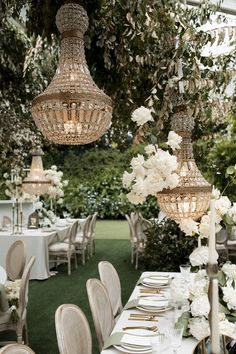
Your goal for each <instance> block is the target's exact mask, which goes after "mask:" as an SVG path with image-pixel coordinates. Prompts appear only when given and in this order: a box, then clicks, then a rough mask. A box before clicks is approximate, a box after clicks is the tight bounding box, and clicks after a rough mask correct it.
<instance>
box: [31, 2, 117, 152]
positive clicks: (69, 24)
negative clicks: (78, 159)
mask: <svg viewBox="0 0 236 354" xmlns="http://www.w3.org/2000/svg"><path fill="white" fill-rule="evenodd" d="M74 2H75V0H74ZM74 2H73V1H66V3H65V4H64V5H63V6H62V7H61V8H60V9H59V10H58V12H57V15H56V25H57V28H58V30H59V31H60V33H61V36H62V39H61V52H60V58H59V65H58V68H57V70H56V74H55V75H54V77H53V79H52V81H51V83H50V84H49V86H48V87H47V88H46V90H45V91H44V92H42V93H41V94H40V95H39V96H37V97H36V98H34V100H33V101H32V114H33V118H34V120H35V123H36V125H37V127H38V128H39V130H40V131H41V132H42V133H43V135H45V136H46V137H47V138H48V139H49V140H52V141H53V142H55V143H58V144H69V145H76V144H87V143H91V142H93V141H95V140H97V139H98V138H100V137H101V136H102V135H103V134H104V133H105V132H106V130H107V129H108V128H109V125H110V121H111V117H112V107H111V99H110V98H109V97H108V96H107V95H105V93H104V92H103V91H102V90H100V89H99V88H98V87H97V86H96V84H95V82H94V81H93V79H92V77H91V76H90V72H89V69H88V66H87V63H86V59H85V53H84V40H83V36H84V33H85V32H86V30H87V29H88V16H87V13H86V11H85V10H84V9H83V8H82V7H81V6H80V5H79V4H77V3H74Z"/></svg>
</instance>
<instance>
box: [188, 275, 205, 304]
mask: <svg viewBox="0 0 236 354" xmlns="http://www.w3.org/2000/svg"><path fill="white" fill-rule="evenodd" d="M208 287H209V281H208V279H206V278H202V279H201V280H198V281H195V283H193V284H192V285H191V286H190V287H189V298H190V300H193V299H195V298H197V297H200V296H202V295H206V294H207V291H208Z"/></svg>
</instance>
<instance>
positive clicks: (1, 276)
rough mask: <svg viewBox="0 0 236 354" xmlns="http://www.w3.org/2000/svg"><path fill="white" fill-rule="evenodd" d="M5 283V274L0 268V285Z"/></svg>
mask: <svg viewBox="0 0 236 354" xmlns="http://www.w3.org/2000/svg"><path fill="white" fill-rule="evenodd" d="M6 281H7V272H6V270H5V269H4V268H3V267H1V266H0V284H5V283H6Z"/></svg>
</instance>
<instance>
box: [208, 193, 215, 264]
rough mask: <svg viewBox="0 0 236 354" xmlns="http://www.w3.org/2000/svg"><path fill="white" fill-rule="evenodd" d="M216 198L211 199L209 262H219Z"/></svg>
mask: <svg viewBox="0 0 236 354" xmlns="http://www.w3.org/2000/svg"><path fill="white" fill-rule="evenodd" d="M215 219H216V218H215V199H211V204H210V234H209V238H208V247H209V260H208V263H210V264H214V263H217V252H216V230H215Z"/></svg>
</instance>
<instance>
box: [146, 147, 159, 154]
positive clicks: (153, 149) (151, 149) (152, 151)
mask: <svg viewBox="0 0 236 354" xmlns="http://www.w3.org/2000/svg"><path fill="white" fill-rule="evenodd" d="M157 148H158V145H152V144H149V145H147V146H145V148H144V150H145V152H146V154H147V155H152V154H155V153H156V151H157Z"/></svg>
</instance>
